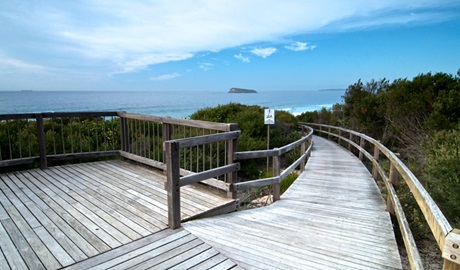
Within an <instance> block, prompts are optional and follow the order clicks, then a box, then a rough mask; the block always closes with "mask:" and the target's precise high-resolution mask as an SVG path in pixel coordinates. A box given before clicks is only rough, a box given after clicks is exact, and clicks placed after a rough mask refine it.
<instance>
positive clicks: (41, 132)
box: [35, 114, 48, 170]
mask: <svg viewBox="0 0 460 270" xmlns="http://www.w3.org/2000/svg"><path fill="white" fill-rule="evenodd" d="M35 118H36V119H37V135H38V151H39V154H40V169H42V170H43V169H46V168H48V160H47V157H46V141H45V128H44V127H43V115H42V114H36V115H35Z"/></svg>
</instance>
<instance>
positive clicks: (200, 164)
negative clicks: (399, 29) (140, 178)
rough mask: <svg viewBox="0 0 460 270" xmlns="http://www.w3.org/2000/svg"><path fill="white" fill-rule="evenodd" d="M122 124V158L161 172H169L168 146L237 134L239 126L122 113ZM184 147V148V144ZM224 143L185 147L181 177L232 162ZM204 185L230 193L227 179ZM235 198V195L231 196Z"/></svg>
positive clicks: (179, 156) (179, 162)
mask: <svg viewBox="0 0 460 270" xmlns="http://www.w3.org/2000/svg"><path fill="white" fill-rule="evenodd" d="M119 116H120V122H121V151H120V155H121V156H123V157H125V158H129V159H131V160H135V161H137V162H141V163H144V164H147V165H150V166H153V167H156V168H159V169H161V170H164V171H166V170H167V162H166V160H167V159H166V156H167V153H166V149H165V143H166V142H168V141H171V140H181V139H188V138H195V137H208V136H210V135H218V134H220V133H224V132H228V131H234V130H236V129H237V125H236V124H228V123H214V122H207V121H197V120H185V119H175V118H169V117H157V116H150V115H141V114H130V113H119ZM182 145H183V144H182ZM227 150H228V145H227V142H226V141H225V140H224V141H216V142H213V143H204V144H196V145H188V146H187V147H182V148H181V151H180V153H179V155H178V156H177V157H176V158H177V160H175V161H174V162H177V163H178V164H179V170H180V175H183V176H185V175H193V174H196V173H199V172H203V171H208V170H211V169H214V168H219V167H222V166H225V165H227V164H229V162H232V158H228V155H227ZM204 183H206V184H208V185H212V186H214V187H216V188H218V189H221V190H223V191H225V192H229V191H230V188H229V186H230V185H229V184H228V181H226V176H225V175H224V176H222V177H221V178H220V179H219V178H208V179H205V180H204ZM229 195H230V196H231V194H229Z"/></svg>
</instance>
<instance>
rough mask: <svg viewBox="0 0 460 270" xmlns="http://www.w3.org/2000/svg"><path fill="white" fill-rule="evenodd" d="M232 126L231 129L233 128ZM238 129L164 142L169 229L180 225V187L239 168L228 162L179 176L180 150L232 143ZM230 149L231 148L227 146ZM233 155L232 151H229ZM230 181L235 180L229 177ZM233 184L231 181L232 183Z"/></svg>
mask: <svg viewBox="0 0 460 270" xmlns="http://www.w3.org/2000/svg"><path fill="white" fill-rule="evenodd" d="M234 128H235V126H233V128H232V129H234ZM240 133H241V132H240V131H239V130H236V131H228V132H224V133H218V134H211V135H204V136H197V137H192V138H184V139H178V140H169V141H165V142H164V149H165V151H166V168H167V183H166V187H167V192H168V225H169V227H170V228H171V229H177V228H179V227H180V226H181V209H180V188H181V187H182V186H185V185H189V184H193V183H196V182H200V181H203V180H206V179H209V178H212V177H217V176H219V175H224V174H232V173H234V172H236V171H238V170H239V168H240V166H239V163H233V160H231V162H230V164H227V165H224V166H221V167H218V168H213V169H209V170H206V171H202V172H199V173H195V174H191V175H187V176H183V177H181V176H180V159H179V157H180V150H181V149H182V148H189V147H194V146H199V145H204V144H210V143H216V142H221V141H226V142H227V144H228V145H233V144H234V142H235V141H236V140H238V138H239V137H240ZM228 149H230V151H232V150H231V149H233V148H232V147H229V148H228ZM229 156H230V157H233V153H229ZM230 181H236V179H231V180H230ZM232 184H233V183H232Z"/></svg>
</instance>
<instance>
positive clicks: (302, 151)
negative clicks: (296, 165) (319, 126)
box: [300, 139, 308, 172]
mask: <svg viewBox="0 0 460 270" xmlns="http://www.w3.org/2000/svg"><path fill="white" fill-rule="evenodd" d="M307 141H308V139H307ZM305 144H306V141H304V142H303V143H302V144H301V145H300V156H302V155H303V154H305V149H306V147H305ZM306 161H307V160H304V161H303V162H301V163H300V172H303V171H305V162H306Z"/></svg>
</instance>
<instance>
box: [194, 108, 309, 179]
mask: <svg viewBox="0 0 460 270" xmlns="http://www.w3.org/2000/svg"><path fill="white" fill-rule="evenodd" d="M275 117H276V119H275V124H274V125H271V126H270V145H269V147H270V148H275V147H281V146H284V145H286V144H289V143H291V142H293V141H295V140H298V139H299V138H300V137H301V136H300V134H298V133H296V132H292V131H293V130H295V129H296V127H297V123H298V120H297V118H296V117H295V116H293V115H292V114H290V113H288V112H285V111H277V112H276V114H275ZM191 119H195V120H204V121H215V122H223V123H237V124H238V128H239V129H240V130H241V137H240V139H239V140H238V150H239V151H252V150H263V149H267V126H266V125H265V124H264V108H262V107H260V106H250V105H243V104H238V103H229V104H226V105H219V106H217V107H214V108H204V109H201V110H198V111H197V112H195V113H194V114H192V115H191ZM265 164H266V160H265V159H260V160H246V161H244V162H242V165H241V171H240V175H241V176H242V177H244V178H248V179H258V178H259V177H260V175H261V172H262V171H263V168H264V165H265Z"/></svg>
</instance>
